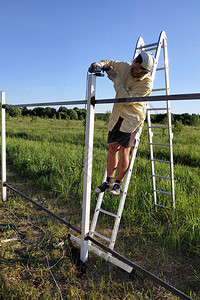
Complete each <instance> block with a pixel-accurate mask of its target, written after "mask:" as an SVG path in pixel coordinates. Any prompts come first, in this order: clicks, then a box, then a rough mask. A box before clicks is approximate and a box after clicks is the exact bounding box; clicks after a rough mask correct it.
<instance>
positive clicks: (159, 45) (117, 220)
mask: <svg viewBox="0 0 200 300" xmlns="http://www.w3.org/2000/svg"><path fill="white" fill-rule="evenodd" d="M163 45H164V46H163ZM166 46H167V45H166V35H165V33H164V32H161V34H160V37H159V40H158V42H157V43H154V44H150V45H144V42H143V39H142V38H139V39H138V41H137V45H136V49H135V54H134V57H136V56H137V55H138V54H139V53H140V51H147V52H148V51H152V49H156V55H155V59H156V64H155V67H154V70H153V72H152V78H153V80H154V78H155V71H156V69H157V70H158V71H159V70H161V69H162V70H165V75H166V76H165V82H167V83H168V81H167V80H168V76H167V74H168V62H167V55H166V53H167V52H166V50H167V49H166ZM161 48H163V49H164V50H165V51H164V55H165V60H164V61H165V64H164V68H160V69H158V68H157V64H158V58H159V55H160V51H161ZM134 57H133V58H134ZM166 78H167V79H166ZM93 89H94V88H92V90H93ZM159 90H160V89H159ZM162 90H163V89H162ZM168 92H169V88H168V86H167V90H166V93H168ZM168 104H169V103H168ZM167 109H168V112H170V106H169V105H168V106H167ZM154 110H155V109H154ZM149 112H150V109H149V110H148V111H147V115H148V118H149ZM152 127H153V126H151V125H148V128H149V130H151V128H152ZM169 127H170V130H171V122H170V121H169ZM141 131H142V128H141V127H140V129H139V132H138V134H137V135H136V143H135V147H134V151H132V157H131V160H130V165H129V169H128V171H127V174H126V178H125V182H124V187H123V192H122V196H121V199H120V203H119V207H118V211H117V214H114V213H112V212H108V211H105V210H103V209H101V204H102V200H103V193H101V194H99V197H98V200H97V204H96V208H95V212H94V216H93V220H92V223H91V226H90V229H88V230H89V235H90V236H91V237H93V236H94V235H95V236H98V237H100V238H102V239H104V240H106V241H107V242H109V248H110V249H111V250H113V249H114V245H115V241H116V237H117V232H118V229H119V224H120V221H121V216H122V212H123V208H124V203H125V199H126V194H127V190H128V186H129V182H130V178H131V173H132V169H133V165H134V161H135V157H136V153H137V149H138V145H139V140H140V135H141ZM169 132H171V131H169ZM171 137H172V133H171ZM151 138H152V134H150V138H149V141H150V144H151V147H152V146H153V143H152V140H151ZM171 149H172V148H171ZM150 151H151V150H150ZM152 154H153V152H152V151H151V156H152ZM172 161H173V158H172ZM153 162H154V159H153V158H152V159H151V166H152V171H153V167H154V165H153ZM106 173H107V172H106V170H105V173H104V177H103V181H105V179H106ZM153 174H154V173H153ZM154 175H155V174H154ZM153 177H156V176H153ZM100 212H101V213H104V214H107V215H109V216H112V217H114V218H115V223H114V227H113V230H112V235H111V238H108V237H105V236H103V235H102V234H100V233H97V232H96V231H95V229H96V225H97V220H98V217H99V213H100ZM87 214H88V213H87ZM83 215H84V216H85V215H86V212H85V213H84V214H83ZM86 219H87V226H84V229H83V227H82V231H83V233H82V241H83V242H82V243H83V245H84V243H85V241H84V236H85V233H86V232H87V230H85V228H89V224H88V217H87V218H86ZM82 220H83V219H82ZM82 224H85V222H82ZM72 239H73V240H74V241H75V242H77V243H80V239H78V238H76V237H74V236H73V238H72ZM88 247H89V249H90V250H91V251H92V252H94V253H96V254H97V255H99V256H102V257H103V258H104V259H106V260H108V261H110V262H112V263H114V264H115V265H117V266H119V267H120V268H122V269H125V270H126V271H127V272H129V273H130V272H131V271H132V270H133V268H132V267H130V266H129V265H126V264H124V263H123V262H122V261H119V260H118V259H116V258H114V257H112V256H111V255H110V254H109V253H106V252H103V251H102V250H99V249H98V248H96V247H94V246H93V245H91V242H88ZM85 249H86V251H87V247H86V248H85ZM84 251H85V250H84V247H83V251H82V253H84ZM86 255H87V254H86ZM82 257H86V256H85V255H82ZM82 261H85V259H82Z"/></svg>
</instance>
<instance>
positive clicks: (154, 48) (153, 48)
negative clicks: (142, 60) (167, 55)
mask: <svg viewBox="0 0 200 300" xmlns="http://www.w3.org/2000/svg"><path fill="white" fill-rule="evenodd" d="M143 48H144V47H143ZM156 49H157V47H152V48H148V49H145V51H146V52H147V51H152V50H156Z"/></svg>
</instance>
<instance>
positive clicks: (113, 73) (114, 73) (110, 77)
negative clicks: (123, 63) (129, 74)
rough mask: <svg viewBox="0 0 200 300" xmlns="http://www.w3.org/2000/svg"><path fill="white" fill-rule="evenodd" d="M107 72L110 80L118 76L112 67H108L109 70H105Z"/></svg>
mask: <svg viewBox="0 0 200 300" xmlns="http://www.w3.org/2000/svg"><path fill="white" fill-rule="evenodd" d="M107 74H108V78H109V79H110V80H112V81H113V80H115V79H116V78H117V77H119V76H118V74H117V72H116V71H115V70H114V69H113V68H112V67H110V70H109V71H107Z"/></svg>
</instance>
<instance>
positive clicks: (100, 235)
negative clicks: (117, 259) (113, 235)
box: [92, 231, 111, 242]
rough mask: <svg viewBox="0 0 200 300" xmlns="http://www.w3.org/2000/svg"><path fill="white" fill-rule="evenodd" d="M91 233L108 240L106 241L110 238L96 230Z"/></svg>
mask: <svg viewBox="0 0 200 300" xmlns="http://www.w3.org/2000/svg"><path fill="white" fill-rule="evenodd" d="M92 234H94V235H96V236H98V237H100V238H102V239H104V240H106V241H108V242H110V241H111V239H109V238H108V237H106V236H105V235H103V234H100V233H98V232H96V231H93V232H92Z"/></svg>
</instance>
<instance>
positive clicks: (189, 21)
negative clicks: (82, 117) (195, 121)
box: [0, 0, 200, 114]
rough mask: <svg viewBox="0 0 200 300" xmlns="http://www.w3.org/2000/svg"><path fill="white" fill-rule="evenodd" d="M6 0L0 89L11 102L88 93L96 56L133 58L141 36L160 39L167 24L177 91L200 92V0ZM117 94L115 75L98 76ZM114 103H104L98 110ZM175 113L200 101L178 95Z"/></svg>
mask: <svg viewBox="0 0 200 300" xmlns="http://www.w3.org/2000/svg"><path fill="white" fill-rule="evenodd" d="M0 4H1V5H0V7H1V17H0V45H1V46H0V90H3V91H5V92H6V102H7V103H9V104H17V103H31V102H45V101H62V100H82V99H84V98H85V90H86V77H87V70H88V67H89V65H90V63H91V62H94V61H100V60H101V59H105V58H106V59H115V60H118V61H131V59H132V56H133V52H134V49H135V44H136V41H137V39H138V37H140V36H142V37H143V39H144V41H145V43H146V44H148V43H152V42H156V41H157V40H158V37H159V34H160V32H161V31H162V30H164V31H165V32H166V34H167V40H168V54H169V71H170V93H171V94H182V93H183V94H184V93H200V73H199V69H200V50H199V49H200V34H199V32H200V1H199V0H173V1H172V0H168V1H165V0H149V1H148V0H124V1H121V0H112V1H111V0H6V1H5V0H0ZM156 79H157V78H156ZM114 96H115V92H114V90H113V85H112V82H111V81H109V80H108V79H107V78H106V77H104V78H98V79H97V98H98V99H99V98H113V97H114ZM154 106H155V105H154ZM111 107H112V106H111V105H106V106H103V105H98V107H96V111H97V112H103V111H107V110H110V109H111ZM172 112H174V113H182V112H188V113H198V114H200V101H190V102H188V101H184V102H179V103H174V102H173V103H172Z"/></svg>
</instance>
